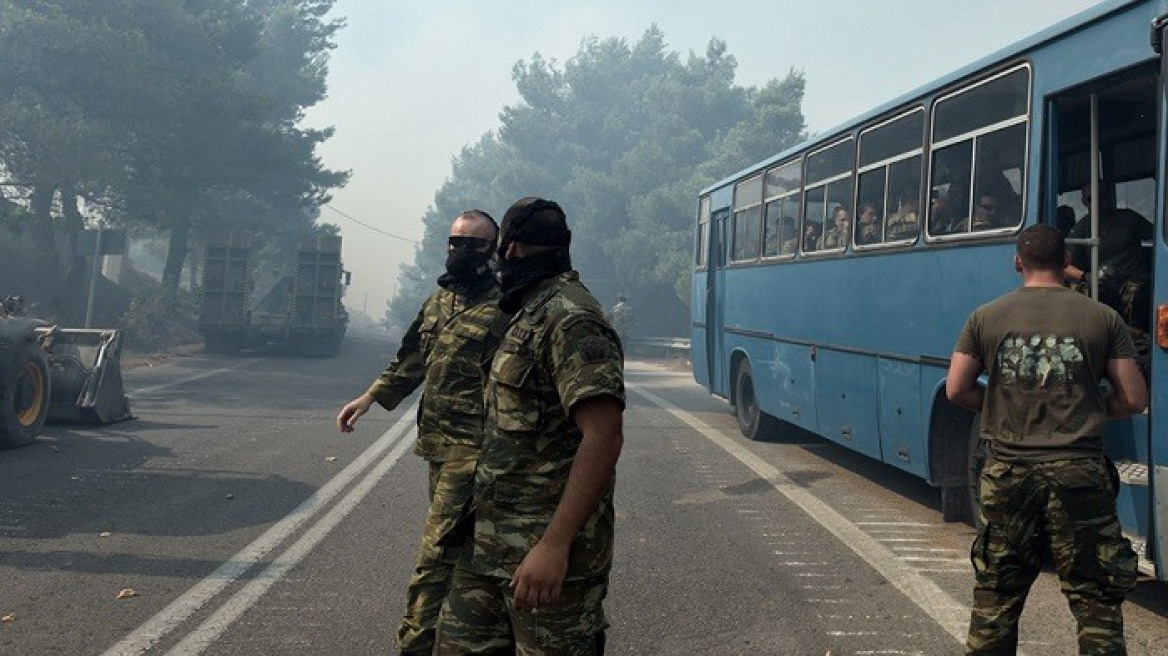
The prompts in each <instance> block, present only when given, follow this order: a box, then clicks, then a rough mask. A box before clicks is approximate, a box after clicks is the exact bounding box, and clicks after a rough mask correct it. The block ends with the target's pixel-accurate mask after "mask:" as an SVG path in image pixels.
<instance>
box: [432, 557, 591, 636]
mask: <svg viewBox="0 0 1168 656" xmlns="http://www.w3.org/2000/svg"><path fill="white" fill-rule="evenodd" d="M607 591H608V583H607V581H565V582H564V586H563V591H562V592H561V594H560V601H559V602H558V603H557V604H555V605H554V606H551V607H548V608H543V607H541V608H538V609H535V610H531V611H520V610H516V608H515V597H514V594H513V591H512V589H511V585H510V581H509V580H508V579H501V578H498V577H493V576H483V575H479V574H475V573H473V572H470V571H467V570H466V569H465V568H463V567H462V566H459V567H458V568H457V569H455V571H454V581H453V582H452V583H451V587H450V594H449V596H447V598H446V604H445V605H444V606H443V607H442V616H441V617H440V618H439V621H438V650H437V651H436V652H435V653H437V654H438V655H439V656H455V655H460V654H496V655H502V654H517V655H518V656H553V655H554V656H600V655H601V654H603V653H604V631H605V629H607V628H608V621H607V620H606V619H605V617H604V608H603V603H602V602H603V600H604V597H605V594H606V593H607Z"/></svg>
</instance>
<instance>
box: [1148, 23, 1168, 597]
mask: <svg viewBox="0 0 1168 656" xmlns="http://www.w3.org/2000/svg"><path fill="white" fill-rule="evenodd" d="M1152 46H1153V47H1154V48H1155V49H1156V52H1158V53H1160V74H1159V77H1158V80H1157V84H1156V87H1157V89H1156V90H1157V94H1156V95H1157V100H1158V101H1159V114H1158V116H1159V118H1158V122H1159V123H1158V126H1157V127H1158V128H1159V135H1160V136H1159V138H1157V139H1156V143H1157V146H1158V148H1157V153H1156V165H1157V171H1158V172H1159V175H1158V176H1156V180H1157V185H1156V200H1157V207H1156V210H1157V213H1156V228H1157V229H1156V233H1155V236H1154V237H1153V244H1154V249H1155V252H1156V258H1155V264H1156V265H1157V266H1156V267H1155V281H1154V284H1153V289H1154V298H1155V308H1156V309H1155V315H1154V316H1155V317H1156V321H1155V341H1156V345H1155V347H1153V348H1152V375H1151V377H1150V381H1162V380H1168V379H1166V375H1168V352H1166V351H1165V349H1168V325H1165V322H1168V249H1166V248H1165V231H1168V181H1166V180H1165V178H1166V177H1168V144H1165V143H1164V136H1166V135H1168V14H1164V15H1162V16H1160V17H1159V18H1157V19H1156V20H1155V21H1153V23H1152ZM1150 392H1151V406H1150V416H1151V424H1152V425H1151V432H1150V434H1151V435H1159V438H1158V439H1152V440H1151V445H1150V462H1149V464H1150V472H1149V474H1150V481H1149V483H1150V484H1151V487H1152V498H1153V503H1152V532H1151V536H1150V537H1151V539H1150V540H1149V542H1150V545H1149V551H1150V552H1151V553H1152V555H1153V557H1154V560H1155V568H1156V572H1155V573H1156V578H1158V579H1160V580H1166V579H1168V434H1166V433H1165V430H1166V429H1168V385H1166V384H1160V385H1156V384H1153V385H1151V389H1150Z"/></svg>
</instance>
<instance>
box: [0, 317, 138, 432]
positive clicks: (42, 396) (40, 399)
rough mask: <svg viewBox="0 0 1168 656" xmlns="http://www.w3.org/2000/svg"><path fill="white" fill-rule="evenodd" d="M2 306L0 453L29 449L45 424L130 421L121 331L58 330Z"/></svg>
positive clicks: (56, 327) (0, 330)
mask: <svg viewBox="0 0 1168 656" xmlns="http://www.w3.org/2000/svg"><path fill="white" fill-rule="evenodd" d="M22 310H23V303H22V301H21V299H20V297H18V296H10V297H8V298H6V299H4V301H2V302H0V448H13V447H18V446H25V445H28V444H31V443H32V442H33V441H34V440H36V438H37V435H39V434H40V432H41V429H42V428H43V426H44V424H45V422H46V421H48V422H52V423H80V424H109V423H113V422H117V421H122V420H125V419H129V418H130V417H131V414H130V404H129V401H128V400H127V399H126V395H125V388H124V386H123V384H122V364H121V354H122V331H120V330H115V329H104V330H103V329H94V330H89V329H81V328H61V327H59V326H54V325H52V324H50V323H48V322H46V321H42V320H40V319H34V318H28V317H23V316H20V315H21V314H22Z"/></svg>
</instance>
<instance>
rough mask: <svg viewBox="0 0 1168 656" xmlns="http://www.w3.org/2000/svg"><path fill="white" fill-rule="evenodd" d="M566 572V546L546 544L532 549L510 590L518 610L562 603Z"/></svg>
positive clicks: (517, 572)
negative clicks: (512, 591) (561, 596)
mask: <svg viewBox="0 0 1168 656" xmlns="http://www.w3.org/2000/svg"><path fill="white" fill-rule="evenodd" d="M567 573H568V548H567V547H560V546H555V545H550V544H547V543H545V542H540V543H539V544H537V545H535V546H534V547H532V549H531V551H528V552H527V555H526V556H524V557H523V562H521V563H519V568H518V569H516V570H515V577H514V578H512V579H511V587H512V588H514V589H515V608H516V609H518V610H520V611H527V610H534V609H536V608H544V607H547V606H549V605H551V604H554V603H556V602H557V601H559V600H560V591H561V590H562V589H563V585H564V576H565V575H567Z"/></svg>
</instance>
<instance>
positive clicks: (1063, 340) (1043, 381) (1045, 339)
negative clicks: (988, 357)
mask: <svg viewBox="0 0 1168 656" xmlns="http://www.w3.org/2000/svg"><path fill="white" fill-rule="evenodd" d="M1081 362H1083V351H1082V349H1080V348H1079V343H1078V341H1077V340H1076V339H1075V338H1074V337H1073V336H1069V335H1054V334H1041V333H1008V334H1007V335H1006V338H1005V339H1003V340H1002V343H1001V345H999V346H998V354H997V372H998V374H999V376H1000V380H1001V382H1002V384H1004V385H1011V384H1023V385H1031V386H1036V387H1046V386H1048V385H1051V384H1065V383H1070V382H1074V380H1075V369H1076V365H1078V364H1079V363H1081Z"/></svg>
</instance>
